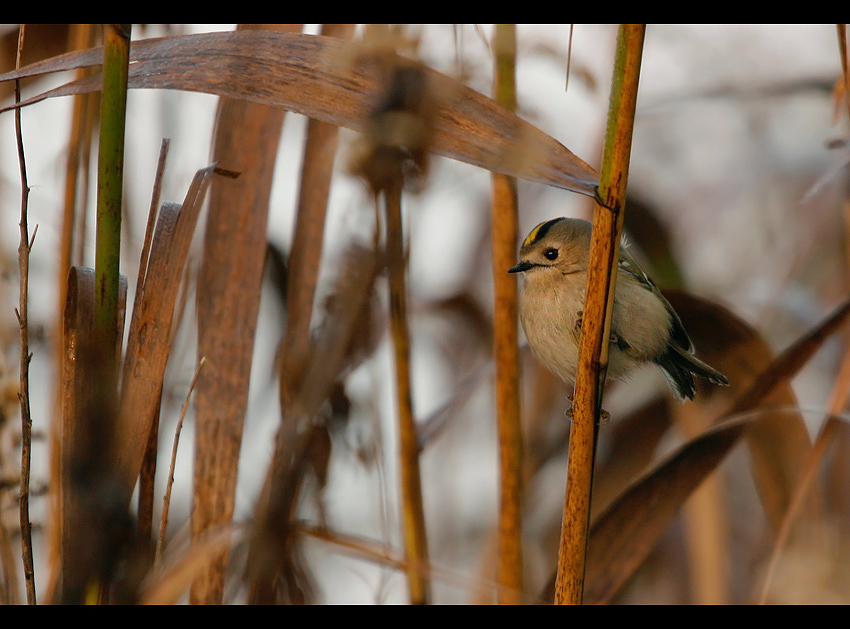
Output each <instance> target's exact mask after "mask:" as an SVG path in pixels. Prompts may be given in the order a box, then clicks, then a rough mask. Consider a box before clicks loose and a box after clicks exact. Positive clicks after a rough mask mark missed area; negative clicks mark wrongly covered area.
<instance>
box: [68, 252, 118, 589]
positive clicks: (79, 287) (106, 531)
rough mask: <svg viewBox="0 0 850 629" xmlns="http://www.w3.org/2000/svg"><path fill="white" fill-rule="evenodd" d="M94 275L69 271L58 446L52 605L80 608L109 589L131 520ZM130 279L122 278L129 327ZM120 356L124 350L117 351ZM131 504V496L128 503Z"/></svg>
mask: <svg viewBox="0 0 850 629" xmlns="http://www.w3.org/2000/svg"><path fill="white" fill-rule="evenodd" d="M94 295H95V275H94V269H90V268H85V267H71V269H70V270H69V273H68V287H67V300H66V303H65V309H64V319H63V349H62V419H61V438H60V439H59V448H60V452H59V479H60V480H59V527H60V529H61V530H60V566H59V569H60V571H61V574H60V577H59V579H58V580H55V579H54V582H55V583H56V585H57V587H58V590H59V591H58V592H54V593H53V595H52V597H53V600H54V602H68V603H80V602H82V601H83V600H84V598H85V596H86V591H87V588H89V587H90V586H91V585H92V583H93V582H96V583H100V584H101V585H103V584H104V582H105V581H108V580H109V578H110V576H111V571H112V570H113V569H114V567H115V565H116V564H117V562H118V560H119V556H120V552H121V551H120V549H121V547H122V546H123V545H124V544H126V543H127V541H128V540H129V539H130V516H129V513H128V512H127V504H126V502H124V496H122V495H121V494H120V492H119V491H116V489H117V483H116V482H115V480H116V479H115V470H114V469H113V468H112V462H113V459H112V454H113V452H112V451H111V449H110V448H111V447H112V436H113V435H114V434H115V427H114V425H113V424H114V416H115V408H114V400H109V399H103V398H102V397H101V395H102V394H103V390H102V388H100V387H97V386H93V384H92V383H93V382H97V381H98V380H100V379H102V377H103V376H102V373H101V372H100V370H101V368H102V365H103V361H100V360H98V352H99V351H100V348H99V344H98V343H96V341H95V323H94ZM126 297H127V280H126V278H125V277H124V276H120V278H119V302H118V303H119V311H118V317H119V321H117V322H116V325H117V329H119V330H120V329H123V327H124V312H125V310H124V304H125V303H126ZM115 351H116V353H118V352H120V347H117V348H116V350H115ZM127 499H129V496H127Z"/></svg>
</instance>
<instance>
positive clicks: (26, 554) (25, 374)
mask: <svg viewBox="0 0 850 629" xmlns="http://www.w3.org/2000/svg"><path fill="white" fill-rule="evenodd" d="M23 45H24V26H23V25H21V28H20V31H19V32H18V52H17V56H16V58H15V67H16V68H20V67H21V49H22V48H23ZM20 101H21V82H20V81H19V80H16V81H15V102H16V103H18V102H20ZM15 134H16V136H17V140H18V162H19V164H20V169H21V222H20V228H21V242H20V244H19V245H18V266H19V267H20V272H21V294H20V307H19V308H20V309H15V314H16V315H17V317H18V327H19V328H20V331H21V390H20V392H19V393H18V398H19V399H20V401H21V488H20V504H19V506H20V519H21V554H22V557H23V562H24V579H25V581H26V587H27V603H29V604H30V605H35V604H36V595H35V572H34V569H33V553H32V523H31V522H30V499H29V495H30V465H31V459H32V416H31V415H30V394H29V366H30V360H32V354H30V351H29V329H28V327H27V291H28V287H29V259H30V249H32V243H33V240H35V233H36V232H37V231H38V226H36V228H35V229H34V230H33V234H32V238H30V237H29V228H28V227H27V203H28V201H29V191H30V188H29V184H28V183H27V166H26V160H25V159H24V141H23V135H22V134H21V110H20V108H17V109H15Z"/></svg>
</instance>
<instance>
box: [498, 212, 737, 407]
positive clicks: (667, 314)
mask: <svg viewBox="0 0 850 629" xmlns="http://www.w3.org/2000/svg"><path fill="white" fill-rule="evenodd" d="M590 232H591V224H590V223H589V222H587V221H585V220H581V219H577V218H555V219H552V220H549V221H545V222H543V223H540V224H539V225H538V226H537V227H535V228H534V229H532V230H531V232H530V233H529V234H528V236H527V237H526V239H525V240H524V241H523V243H522V247H521V248H520V252H519V258H520V262H519V264H517V265H516V266H514V267H512V268H511V269H510V270H509V271H508V272H509V273H522V274H523V276H524V279H525V281H524V286H523V287H522V290H521V292H520V297H519V316H520V321H521V322H522V327H523V329H524V330H525V336H526V338H527V339H528V344H529V345H530V346H531V351H532V353H533V354H534V355H535V356H536V357H537V358H538V360H540V362H541V363H543V365H544V366H545V367H546V368H547V369H549V371H551V372H552V373H553V374H555V375H556V376H558V377H559V378H561V380H563V381H564V382H566V383H567V384H570V385H574V384H575V377H576V369H577V366H578V347H579V336H580V334H581V320H582V311H583V309H584V292H585V287H586V281H587V267H588V255H589V252H590ZM693 352H694V350H693V344H692V343H691V340H690V338H689V337H688V334H687V332H685V328H684V326H683V325H682V321H681V319H679V316H678V315H677V314H676V312H675V311H674V310H673V307H672V306H671V305H670V304H669V303H668V301H667V300H666V299H665V298H664V296H663V295H662V294H661V292H660V291H659V290H658V288H657V287H656V286H655V283H654V282H653V281H652V280H651V279H650V278H649V277H648V276H647V275H646V273H644V271H643V269H641V268H640V266H639V265H638V263H637V262H635V260H634V259H633V258H632V257H631V256H630V255H629V254H628V252H626V251H625V249H623V248H622V247H621V249H620V259H619V262H618V264H617V278H616V289H615V292H614V310H613V313H612V319H611V340H610V346H609V349H608V371H607V378H608V379H609V380H617V379H621V378H623V377H624V376H625V375H626V374H628V373H629V372H630V371H632V370H633V369H634V368H636V367H638V366H640V365H642V364H645V363H655V364H656V365H658V366H659V367H660V368H661V370H662V371H663V373H664V376H665V377H666V378H667V383H668V384H669V385H670V389H671V390H672V391H673V394H674V395H675V396H676V399H678V400H679V401H684V400H685V399H686V398H687V399H689V400H693V399H694V393H695V392H696V388H695V385H694V375H697V376H700V377H701V378H705V379H706V380H709V381H711V382H713V383H715V384H719V385H727V384H729V381H728V380H727V379H726V377H725V376H724V375H723V374H721V373H720V372H719V371H717V370H716V369H714V368H713V367H710V366H709V365H707V364H706V363H704V362H702V361H701V360H699V359H698V358H697V357H696V356H694V353H693Z"/></svg>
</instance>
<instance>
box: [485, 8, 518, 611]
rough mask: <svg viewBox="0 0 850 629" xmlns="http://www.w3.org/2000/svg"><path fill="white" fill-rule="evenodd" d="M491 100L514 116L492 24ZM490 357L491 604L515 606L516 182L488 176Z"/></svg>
mask: <svg viewBox="0 0 850 629" xmlns="http://www.w3.org/2000/svg"><path fill="white" fill-rule="evenodd" d="M493 49H494V51H495V59H494V66H495V67H494V91H495V98H496V101H497V102H498V103H500V104H501V105H502V106H503V107H505V108H506V109H509V110H510V111H516V26H515V25H514V24H497V25H496V33H495V38H494V41H493ZM492 182H493V183H492V186H493V200H492V205H491V220H490V229H491V238H492V248H493V283H494V298H493V299H494V312H493V357H494V359H495V366H496V376H495V382H496V423H497V426H498V433H499V462H500V474H499V544H498V556H499V563H498V566H497V575H496V581H497V583H498V584H499V589H498V594H497V600H498V602H500V603H511V604H517V603H520V602H521V600H522V593H523V560H522V494H523V491H522V469H523V468H522V450H523V445H522V427H521V424H520V404H519V346H518V341H517V338H518V333H517V283H516V276H515V275H514V274H511V273H507V272H506V271H507V269H509V268H510V267H511V266H513V263H514V258H515V257H516V243H517V236H518V231H519V228H518V219H517V189H516V179H514V178H513V177H509V176H507V175H502V174H499V173H493V176H492Z"/></svg>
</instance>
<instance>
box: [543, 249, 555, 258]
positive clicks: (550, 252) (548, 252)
mask: <svg viewBox="0 0 850 629" xmlns="http://www.w3.org/2000/svg"><path fill="white" fill-rule="evenodd" d="M543 257H544V258H546V259H547V260H555V259H556V258H557V257H558V250H557V249H554V248H549V249H547V250H546V251H544V252H543Z"/></svg>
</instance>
